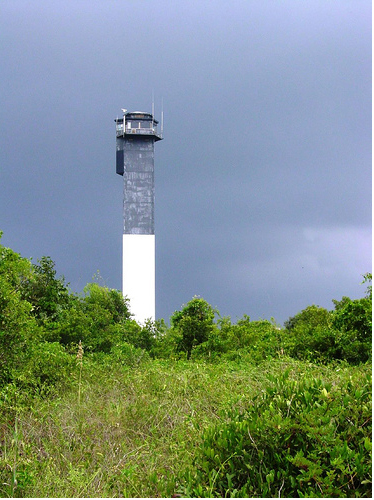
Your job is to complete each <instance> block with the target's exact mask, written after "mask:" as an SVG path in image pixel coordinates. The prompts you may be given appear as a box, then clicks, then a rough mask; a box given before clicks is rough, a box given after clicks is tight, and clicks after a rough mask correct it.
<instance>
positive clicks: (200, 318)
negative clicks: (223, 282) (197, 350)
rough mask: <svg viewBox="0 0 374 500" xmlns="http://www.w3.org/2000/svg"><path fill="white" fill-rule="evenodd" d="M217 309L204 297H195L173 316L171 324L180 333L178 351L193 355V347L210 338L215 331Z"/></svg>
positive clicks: (188, 356)
mask: <svg viewBox="0 0 374 500" xmlns="http://www.w3.org/2000/svg"><path fill="white" fill-rule="evenodd" d="M214 316H215V310H214V309H213V308H212V306H211V305H209V304H208V302H206V301H205V300H204V299H201V298H198V297H194V298H193V299H192V300H190V302H188V304H187V305H186V306H185V307H184V308H183V309H182V310H181V311H175V312H174V314H173V315H172V316H171V318H170V320H171V324H172V326H173V328H174V329H176V330H177V331H178V332H179V333H180V334H181V338H180V341H179V344H178V347H177V350H178V351H183V352H185V353H187V359H189V358H190V357H191V352H192V349H193V348H194V347H195V346H197V345H199V344H201V343H202V342H205V341H207V340H208V338H209V336H210V335H211V334H212V332H213V331H214V328H215V325H214Z"/></svg>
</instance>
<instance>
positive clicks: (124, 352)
mask: <svg viewBox="0 0 374 500" xmlns="http://www.w3.org/2000/svg"><path fill="white" fill-rule="evenodd" d="M364 282H367V284H368V285H369V286H368V287H367V290H366V296H365V297H363V298H361V299H356V300H351V299H350V298H348V297H343V298H342V299H341V300H340V301H338V300H334V301H333V303H334V306H335V307H334V310H333V311H328V310H326V309H324V308H322V307H318V306H316V305H312V306H308V307H307V308H306V309H304V310H303V311H301V312H300V313H298V314H297V315H296V316H294V317H291V318H289V320H287V321H286V322H285V324H284V328H279V326H277V325H276V323H275V322H274V321H268V320H258V321H251V319H250V317H249V316H244V317H243V318H242V319H240V320H239V321H237V322H236V323H232V321H231V319H230V318H229V317H221V316H220V314H219V312H218V311H217V310H215V309H214V308H213V307H212V306H211V305H210V304H208V303H207V302H206V301H205V300H204V299H202V298H199V297H194V298H193V299H192V300H191V301H190V302H188V303H187V304H186V305H185V306H184V307H183V308H182V309H181V310H180V311H176V312H175V313H174V314H173V315H172V316H171V318H170V326H168V325H167V324H166V323H165V321H163V320H160V321H155V322H152V321H149V322H147V323H146V324H145V325H143V326H140V325H138V324H137V323H136V321H134V320H133V319H132V318H131V312H130V306H131V305H130V304H129V302H128V300H127V299H126V298H123V297H122V294H121V293H120V292H119V291H117V290H112V289H109V288H107V287H105V286H100V285H99V284H98V283H90V284H88V285H87V286H86V287H85V289H84V294H82V295H77V294H75V293H73V292H71V291H70V290H69V288H68V284H67V283H66V282H65V280H64V278H63V277H57V276H56V270H55V265H54V262H53V261H52V260H51V259H50V258H49V257H42V258H41V259H40V260H39V261H38V263H37V264H34V263H32V262H31V261H30V260H28V259H25V258H23V257H21V256H20V255H19V254H17V253H15V252H14V251H13V250H11V249H9V248H6V247H4V246H2V245H0V384H2V385H3V384H6V383H9V382H11V381H18V383H20V384H26V385H35V386H38V387H41V386H43V384H47V385H48V384H51V383H52V384H53V383H54V382H55V381H57V380H58V379H59V378H63V377H64V376H65V375H66V373H67V372H68V371H69V369H70V364H71V362H72V357H71V356H70V354H71V353H74V352H75V353H76V352H77V346H78V343H79V342H81V343H82V345H83V348H84V350H85V352H86V354H88V353H91V354H92V355H94V356H96V357H97V358H99V357H100V356H103V355H105V354H111V355H112V356H114V357H115V358H116V359H117V360H118V361H120V360H121V359H122V358H123V359H127V358H129V357H130V358H131V357H135V358H136V357H138V356H143V357H144V356H149V357H151V358H174V359H175V358H185V359H204V360H209V361H214V360H218V359H226V360H239V359H248V361H253V362H260V361H261V360H264V359H266V358H271V357H279V356H285V355H286V356H291V357H294V358H296V359H300V360H309V361H313V362H322V363H329V362H331V361H333V360H342V361H346V362H348V363H351V364H359V363H365V362H366V361H368V360H369V359H371V339H372V336H371V332H372V292H371V285H370V283H371V274H369V273H367V274H366V275H364Z"/></svg>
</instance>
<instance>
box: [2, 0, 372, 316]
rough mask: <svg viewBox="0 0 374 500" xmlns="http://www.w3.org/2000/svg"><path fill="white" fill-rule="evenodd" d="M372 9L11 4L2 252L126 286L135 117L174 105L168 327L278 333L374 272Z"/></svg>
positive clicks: (354, 0)
mask: <svg viewBox="0 0 374 500" xmlns="http://www.w3.org/2000/svg"><path fill="white" fill-rule="evenodd" d="M371 19H372V18H371V1H370V0H320V1H319V0H308V1H300V0H278V1H276V0H231V1H228V0H224V1H223V0H209V1H208V0H196V1H195V0H189V1H186V0H157V1H156V0H148V1H147V0H118V1H114V0H112V1H111V0H102V1H94V0H87V1H86V0H73V1H67V0H65V1H63V2H62V1H60V0H46V1H41V0H33V1H31V0H28V1H26V0H1V5H0V39H1V43H0V60H1V78H0V105H1V131H0V136H1V139H0V141H1V151H0V169H1V170H0V188H1V191H0V193H1V194H0V230H2V231H4V235H3V238H2V243H3V244H4V245H6V246H8V247H11V248H12V249H14V250H15V251H17V252H19V253H21V255H22V256H23V257H32V258H33V262H36V260H37V259H38V258H40V257H41V256H43V255H48V256H50V257H51V258H52V259H53V260H54V261H55V262H56V268H57V272H58V274H59V275H64V276H65V278H66V280H67V281H68V282H70V286H71V288H72V289H73V290H74V291H76V292H82V290H83V287H84V286H85V284H86V283H88V282H90V281H92V277H93V275H94V274H95V273H97V271H99V272H100V275H101V276H102V279H103V281H102V282H103V283H105V285H107V286H108V287H110V288H117V289H120V288H121V282H122V281H121V273H122V264H121V256H122V196H123V194H122V192H123V185H122V182H123V179H122V177H120V176H119V175H116V173H115V124H114V118H116V117H117V116H121V108H122V107H124V108H126V109H128V110H129V111H137V110H141V111H148V112H150V111H151V107H152V92H153V94H154V101H155V114H156V118H159V117H160V111H161V102H162V100H163V107H164V118H165V122H164V137H165V139H164V140H163V141H161V142H158V143H156V145H155V176H156V180H155V183H156V208H155V226H156V316H157V317H158V318H161V317H162V318H164V319H165V320H167V321H168V320H169V317H170V315H171V314H172V313H173V312H174V311H175V310H177V309H180V307H181V306H182V304H185V303H187V302H188V301H189V300H190V299H191V298H192V297H193V296H194V295H200V296H202V297H203V298H205V299H206V300H207V301H208V302H209V303H210V304H211V305H212V306H214V307H217V308H218V310H219V311H220V313H221V315H225V316H226V315H228V316H231V318H232V320H233V321H237V319H239V318H240V317H242V316H243V315H244V314H248V315H249V316H250V317H251V319H253V320H256V319H259V318H266V319H270V318H271V317H274V318H275V319H276V321H277V322H278V323H280V324H283V322H284V321H285V320H286V319H287V318H288V317H289V316H293V315H294V314H296V313H297V312H299V311H300V310H302V309H304V308H305V307H306V306H308V305H311V304H318V305H320V306H323V307H326V308H328V309H332V307H333V304H332V302H331V300H332V299H340V298H341V297H342V296H343V295H348V296H350V297H351V298H359V297H362V296H363V295H364V292H365V286H364V285H360V282H361V281H362V274H364V273H365V272H368V271H370V270H371V241H372V240H371V166H372V163H371V137H372V136H371Z"/></svg>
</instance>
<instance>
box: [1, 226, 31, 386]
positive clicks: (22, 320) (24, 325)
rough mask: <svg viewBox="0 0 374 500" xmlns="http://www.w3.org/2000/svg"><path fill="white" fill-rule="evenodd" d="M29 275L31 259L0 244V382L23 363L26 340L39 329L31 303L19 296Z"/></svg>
mask: <svg viewBox="0 0 374 500" xmlns="http://www.w3.org/2000/svg"><path fill="white" fill-rule="evenodd" d="M0 236H1V234H0ZM31 276H32V272H31V264H30V262H29V261H28V260H27V259H23V258H22V257H20V255H19V254H17V253H15V252H13V250H11V249H10V248H6V247H4V246H3V245H0V385H1V383H5V382H7V381H9V380H10V379H11V377H12V371H13V370H14V369H15V368H16V367H18V366H19V365H22V361H23V357H24V355H25V351H26V350H27V347H28V342H29V341H30V339H31V338H32V337H33V335H35V336H37V335H38V333H39V332H38V327H37V325H36V323H35V320H34V319H33V317H32V316H31V311H32V305H31V304H30V303H29V302H28V301H26V300H24V298H23V296H22V286H23V283H24V281H25V280H27V279H29V278H30V277H31Z"/></svg>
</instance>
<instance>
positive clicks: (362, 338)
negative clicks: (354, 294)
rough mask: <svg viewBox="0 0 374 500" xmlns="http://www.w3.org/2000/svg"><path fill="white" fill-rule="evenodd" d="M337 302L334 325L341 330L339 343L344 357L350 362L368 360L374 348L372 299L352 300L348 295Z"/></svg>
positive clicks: (333, 318)
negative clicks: (373, 345)
mask: <svg viewBox="0 0 374 500" xmlns="http://www.w3.org/2000/svg"><path fill="white" fill-rule="evenodd" d="M334 303H335V311H334V312H333V315H332V327H333V328H334V329H335V330H336V331H337V332H339V333H338V334H337V345H338V348H339V351H340V354H341V358H342V359H346V360H347V361H349V362H350V363H361V362H366V361H368V360H369V359H370V358H371V350H372V299H371V297H365V298H363V299H357V300H350V299H349V298H348V297H343V299H342V300H341V301H340V302H338V301H334Z"/></svg>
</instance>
